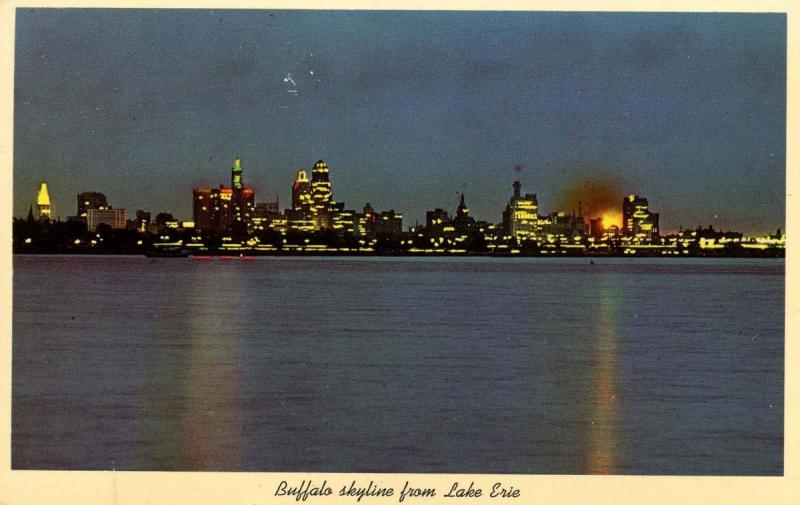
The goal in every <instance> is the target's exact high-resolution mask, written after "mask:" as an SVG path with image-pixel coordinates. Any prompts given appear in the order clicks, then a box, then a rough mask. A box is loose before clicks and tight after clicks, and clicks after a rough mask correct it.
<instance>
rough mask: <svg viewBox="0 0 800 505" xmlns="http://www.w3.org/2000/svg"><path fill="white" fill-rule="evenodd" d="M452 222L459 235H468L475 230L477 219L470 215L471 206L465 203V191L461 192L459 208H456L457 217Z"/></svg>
mask: <svg viewBox="0 0 800 505" xmlns="http://www.w3.org/2000/svg"><path fill="white" fill-rule="evenodd" d="M451 224H452V225H453V228H454V229H455V230H454V231H455V232H456V234H457V235H468V234H470V233H472V232H473V231H474V230H475V219H473V218H472V217H471V216H470V215H469V208H468V207H467V204H466V203H464V193H461V198H460V200H459V202H458V208H457V209H456V217H455V218H454V219H453V221H452V222H451Z"/></svg>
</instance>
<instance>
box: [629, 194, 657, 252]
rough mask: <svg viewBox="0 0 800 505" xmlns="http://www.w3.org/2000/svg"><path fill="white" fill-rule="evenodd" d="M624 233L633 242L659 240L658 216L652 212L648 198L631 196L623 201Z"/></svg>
mask: <svg viewBox="0 0 800 505" xmlns="http://www.w3.org/2000/svg"><path fill="white" fill-rule="evenodd" d="M622 233H623V235H625V237H627V238H628V239H629V240H632V241H633V242H643V243H647V242H653V241H656V240H657V239H658V237H659V231H658V214H655V213H652V212H650V209H649V206H648V203H647V198H641V197H639V196H637V195H633V194H631V195H628V197H627V198H625V199H623V200H622Z"/></svg>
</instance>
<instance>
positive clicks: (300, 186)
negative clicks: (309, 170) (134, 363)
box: [292, 170, 313, 212]
mask: <svg viewBox="0 0 800 505" xmlns="http://www.w3.org/2000/svg"><path fill="white" fill-rule="evenodd" d="M312 203H313V198H312V195H311V182H310V181H309V180H308V174H306V171H305V170H298V171H297V178H296V179H295V180H294V183H293V184H292V210H298V211H306V212H311V205H312Z"/></svg>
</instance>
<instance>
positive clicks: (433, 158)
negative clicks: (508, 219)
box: [14, 9, 786, 234]
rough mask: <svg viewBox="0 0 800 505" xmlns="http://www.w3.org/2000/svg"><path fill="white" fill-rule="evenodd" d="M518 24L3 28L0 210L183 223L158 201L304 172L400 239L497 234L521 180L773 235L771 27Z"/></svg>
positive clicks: (695, 21) (650, 19)
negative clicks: (97, 212) (447, 230)
mask: <svg viewBox="0 0 800 505" xmlns="http://www.w3.org/2000/svg"><path fill="white" fill-rule="evenodd" d="M520 14H521V13H458V12H449V13H420V12H406V13H389V12H367V11H361V12H344V11H322V12H301V11H255V12H254V11H247V12H244V11H222V12H220V11H216V12H215V11H182V12H167V11H128V12H125V13H119V12H114V11H109V10H69V11H66V10H47V9H34V10H27V9H26V10H24V11H23V10H20V11H18V14H17V53H16V54H17V56H16V62H17V65H16V83H15V85H16V93H15V112H16V116H15V167H14V168H15V177H14V197H15V198H14V214H15V215H17V216H21V215H24V214H25V213H27V210H28V206H29V205H30V203H31V202H32V201H33V198H34V196H35V190H36V188H37V187H38V184H39V182H40V180H41V179H45V180H47V181H48V185H49V188H50V197H51V199H52V203H53V216H54V217H56V216H61V218H62V219H65V218H66V217H67V216H68V215H71V214H72V212H73V209H71V207H72V205H73V204H72V202H73V201H74V195H76V194H77V193H79V192H82V191H100V192H103V193H104V194H106V195H107V196H108V198H109V200H110V201H113V202H115V206H117V207H125V208H128V209H130V211H133V210H135V209H146V210H149V211H150V212H153V213H154V214H155V213H157V212H171V213H173V214H175V215H176V216H179V217H180V218H182V219H189V218H190V216H191V213H192V210H191V208H192V200H191V198H190V197H188V196H184V193H183V192H180V191H177V193H178V194H179V195H180V198H179V199H177V200H174V201H173V200H171V199H170V195H172V194H174V193H175V192H176V191H174V188H178V187H180V188H183V187H192V186H202V185H214V184H216V182H215V181H217V180H218V175H217V174H218V173H219V172H220V170H222V169H224V168H225V167H226V166H227V165H228V163H229V160H230V159H232V158H233V157H234V156H241V158H242V164H243V165H244V167H245V170H246V171H247V172H246V173H247V174H248V176H247V184H248V185H251V186H252V187H253V188H254V189H255V192H256V193H258V196H257V198H258V199H260V200H262V201H263V200H274V199H275V197H278V198H279V199H280V201H281V202H288V201H289V200H290V197H291V193H290V187H291V181H292V180H293V175H294V174H295V173H296V172H297V170H299V169H301V168H302V169H305V170H306V171H308V172H310V171H311V168H312V165H313V161H314V160H316V159H319V158H323V159H325V160H326V161H327V163H328V164H329V165H330V166H331V168H332V174H333V175H332V182H333V184H334V186H335V190H334V195H333V197H334V199H335V200H338V201H346V202H348V203H349V204H351V205H356V204H359V205H360V204H363V203H364V202H370V203H372V204H373V205H374V206H375V207H376V208H386V209H389V208H393V209H395V210H397V211H399V212H402V213H403V214H404V216H405V224H406V225H408V224H413V223H414V222H416V221H420V222H423V220H424V214H425V212H426V211H427V210H430V209H433V208H437V207H444V208H455V206H456V202H457V198H458V196H457V193H461V192H466V194H467V197H468V199H469V202H470V207H471V209H472V215H473V216H475V217H476V218H479V219H483V220H487V221H489V222H498V221H499V220H500V214H501V211H502V208H503V206H504V204H505V202H506V201H507V199H508V194H509V192H510V187H511V182H512V181H514V180H517V179H519V180H521V181H522V183H523V185H524V186H525V187H526V189H527V190H530V191H531V192H535V193H538V195H539V199H540V201H541V202H542V203H543V205H542V206H543V208H545V209H547V210H550V209H552V210H566V211H568V212H569V211H571V210H572V209H571V208H569V206H567V205H565V203H564V202H565V201H566V202H568V203H571V204H572V205H573V206H574V204H575V202H569V200H570V195H580V194H581V191H582V188H581V187H580V186H581V185H586V184H587V181H588V184H589V186H591V185H592V184H596V183H597V181H601V182H603V183H604V184H605V186H606V187H604V188H603V189H604V190H609V191H611V192H616V193H617V195H616V196H617V197H619V198H620V199H621V198H622V197H624V196H625V195H627V194H629V193H636V194H646V195H648V197H649V198H650V199H651V201H653V202H658V207H659V210H660V213H661V218H662V223H661V228H662V230H663V231H665V232H668V231H671V230H675V229H677V228H678V226H680V225H683V226H685V227H693V226H696V225H709V224H712V225H714V226H715V228H717V229H725V228H728V229H737V230H741V231H744V232H745V233H748V234H761V233H766V232H769V231H772V230H774V229H776V228H784V227H785V87H786V86H785V22H786V21H785V19H786V18H785V16H784V15H780V14H770V15H762V14H635V13H628V14H619V13H607V14H599V13H534V12H531V13H524V14H522V15H520ZM514 16H518V17H514ZM632 20H636V21H637V23H632V22H631V21H632ZM84 25H85V26H88V27H90V28H84V27H83V26H84ZM167 26H168V27H169V29H168V30H165V27H167ZM467 26H470V27H471V28H470V30H464V29H463V28H465V27H467ZM302 27H305V30H303V29H301V28H302ZM412 27H413V29H412ZM112 29H113V30H112ZM66 31H68V32H69V33H65V32H66ZM90 31H91V32H92V33H90ZM94 32H97V35H96V34H95V33H94ZM164 33H169V34H170V36H169V37H165V36H164V35H163V34H164ZM223 35H225V36H223ZM96 37H106V38H107V37H116V38H117V39H118V40H119V41H120V42H124V44H122V46H124V47H125V50H123V51H121V54H115V53H114V51H115V50H116V49H117V48H116V47H113V46H114V45H110V46H111V47H104V46H96V45H94V42H96V41H97V40H98V39H97V38H96ZM226 37H227V38H226ZM197 40H204V41H206V42H207V44H206V45H205V47H204V48H203V51H198V50H196V49H191V48H190V47H189V46H190V45H191V44H192V43H193V42H196V41H197ZM368 41H369V43H368ZM56 43H57V44H56ZM587 51H588V52H587ZM78 54H81V55H82V56H81V57H78ZM190 81H196V82H198V83H199V85H197V86H191V85H190ZM589 189H590V190H591V189H592V188H591V187H590V188H589ZM583 191H584V192H585V188H584V190H583ZM618 201H621V200H618ZM65 204H66V207H65V206H64V205H65ZM282 206H284V207H285V205H282ZM590 210H591V209H590Z"/></svg>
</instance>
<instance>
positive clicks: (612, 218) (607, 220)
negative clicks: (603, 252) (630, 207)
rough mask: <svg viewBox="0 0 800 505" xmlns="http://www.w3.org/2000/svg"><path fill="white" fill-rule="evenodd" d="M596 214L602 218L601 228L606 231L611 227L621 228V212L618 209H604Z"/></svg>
mask: <svg viewBox="0 0 800 505" xmlns="http://www.w3.org/2000/svg"><path fill="white" fill-rule="evenodd" d="M597 214H598V215H599V216H601V217H602V218H603V228H605V229H608V228H609V227H611V226H617V227H618V228H622V212H621V211H620V210H619V209H606V210H604V211H602V212H598V213H597Z"/></svg>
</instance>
